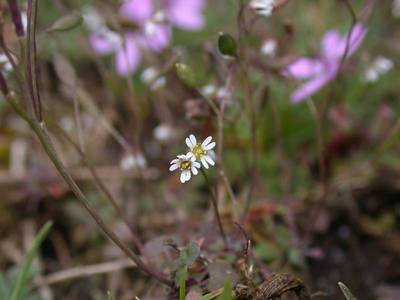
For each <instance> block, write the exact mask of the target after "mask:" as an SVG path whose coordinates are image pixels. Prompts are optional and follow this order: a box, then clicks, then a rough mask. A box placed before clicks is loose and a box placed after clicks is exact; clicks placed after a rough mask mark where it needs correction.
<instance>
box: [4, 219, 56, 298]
mask: <svg viewBox="0 0 400 300" xmlns="http://www.w3.org/2000/svg"><path fill="white" fill-rule="evenodd" d="M51 225H52V223H51V222H47V223H46V224H45V225H44V226H43V227H42V228H41V229H40V231H39V233H38V234H37V236H36V237H35V240H34V241H33V245H32V248H31V249H30V250H29V252H28V255H27V256H26V258H25V260H24V262H23V263H22V265H21V266H20V267H16V268H13V269H12V270H10V271H9V272H8V273H7V274H0V299H9V300H22V299H24V300H40V299H42V298H41V297H40V295H39V294H37V293H34V294H29V290H28V284H29V282H30V280H31V278H32V277H33V275H34V274H35V270H32V268H31V266H32V262H33V259H34V258H35V257H36V255H37V253H38V251H39V247H40V245H41V244H42V242H43V240H44V238H45V237H46V236H47V234H48V232H49V230H50V228H51Z"/></svg>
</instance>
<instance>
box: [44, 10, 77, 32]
mask: <svg viewBox="0 0 400 300" xmlns="http://www.w3.org/2000/svg"><path fill="white" fill-rule="evenodd" d="M81 23H82V16H81V14H80V13H79V12H77V11H75V12H72V13H70V14H68V15H65V16H62V17H61V18H59V19H58V20H56V21H55V22H54V23H53V24H52V25H51V26H50V28H49V29H47V32H53V31H67V30H71V29H74V28H75V27H78V26H79V25H80V24H81Z"/></svg>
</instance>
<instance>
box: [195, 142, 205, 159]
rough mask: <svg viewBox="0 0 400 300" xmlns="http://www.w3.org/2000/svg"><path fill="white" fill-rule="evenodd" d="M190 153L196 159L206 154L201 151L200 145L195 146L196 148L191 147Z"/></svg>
mask: <svg viewBox="0 0 400 300" xmlns="http://www.w3.org/2000/svg"><path fill="white" fill-rule="evenodd" d="M192 153H193V154H194V156H195V157H196V159H201V158H202V157H203V156H204V155H206V154H207V151H206V150H204V149H203V147H202V146H201V144H197V145H196V146H194V147H193V149H192Z"/></svg>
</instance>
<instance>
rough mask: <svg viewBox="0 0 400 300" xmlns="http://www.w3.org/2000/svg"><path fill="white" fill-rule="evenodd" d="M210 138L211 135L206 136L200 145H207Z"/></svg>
mask: <svg viewBox="0 0 400 300" xmlns="http://www.w3.org/2000/svg"><path fill="white" fill-rule="evenodd" d="M211 140H212V137H211V136H209V137H207V138H206V139H205V140H204V141H203V142H202V143H201V146H202V147H205V146H207V145H208V144H209V143H210V142H211Z"/></svg>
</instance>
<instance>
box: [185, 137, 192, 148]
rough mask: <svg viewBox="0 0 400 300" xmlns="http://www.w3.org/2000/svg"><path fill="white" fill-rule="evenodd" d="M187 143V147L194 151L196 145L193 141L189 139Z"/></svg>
mask: <svg viewBox="0 0 400 300" xmlns="http://www.w3.org/2000/svg"><path fill="white" fill-rule="evenodd" d="M185 142H186V145H187V146H188V147H189V148H190V149H192V148H193V147H194V145H193V144H192V141H191V140H190V139H189V138H188V137H187V138H186V139H185Z"/></svg>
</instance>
